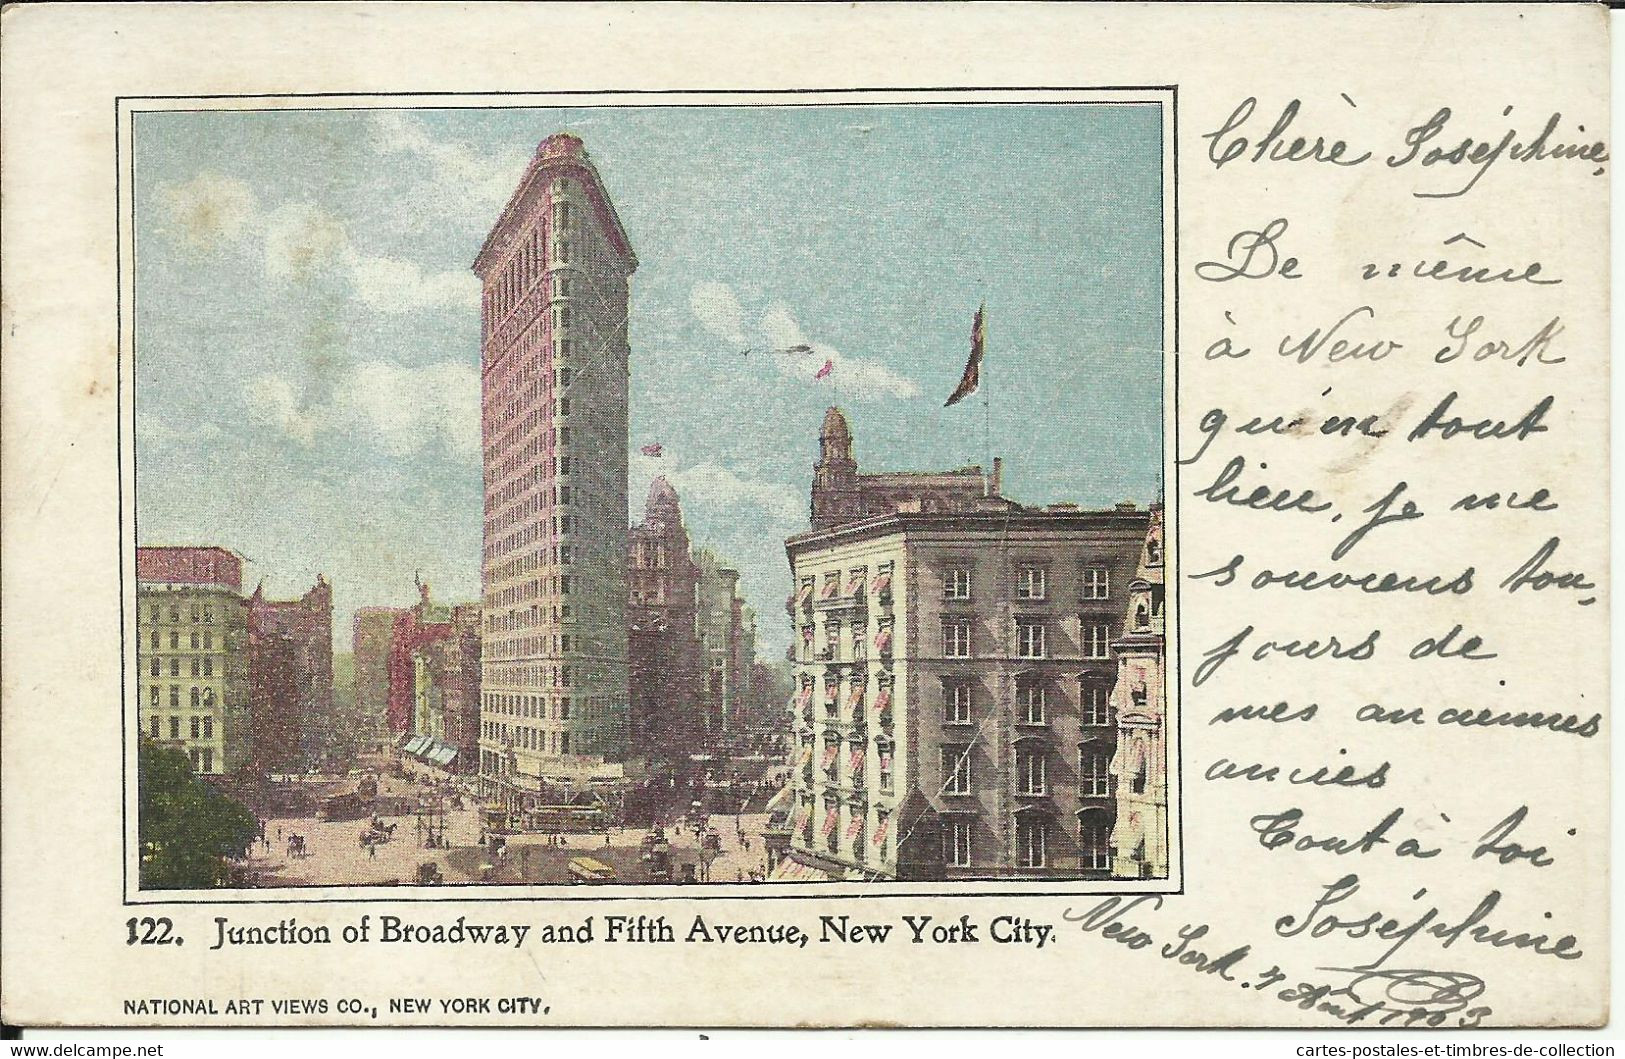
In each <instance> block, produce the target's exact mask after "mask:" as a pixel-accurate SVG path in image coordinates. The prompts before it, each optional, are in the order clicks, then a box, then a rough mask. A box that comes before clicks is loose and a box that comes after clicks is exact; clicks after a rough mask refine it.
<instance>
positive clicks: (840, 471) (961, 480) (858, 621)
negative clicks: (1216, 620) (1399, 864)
mask: <svg viewBox="0 0 1625 1059" xmlns="http://www.w3.org/2000/svg"><path fill="white" fill-rule="evenodd" d="M1168 108H1169V101H1168V100H1167V99H1165V98H1162V97H1160V96H1158V95H1157V94H1155V93H1142V94H1140V95H1137V96H1133V97H1121V96H1119V97H1116V98H1104V97H1103V98H1099V99H1090V98H1074V99H1067V100H1060V101H1019V102H1011V103H1008V104H997V103H995V104H984V105H975V106H971V105H953V104H940V103H937V104H927V103H923V102H895V103H871V102H866V101H864V100H862V99H860V98H854V99H849V100H847V101H845V102H843V103H840V104H838V105H808V106H795V105H772V106H752V107H747V106H736V105H727V106H711V107H701V106H664V107H662V106H649V105H638V104H637V103H635V102H619V103H614V104H612V105H593V106H579V107H571V108H554V109H547V108H535V107H503V108H498V107H484V108H479V107H470V108H465V109H405V108H390V107H388V106H380V107H379V108H374V109H343V110H340V109H334V110H323V109H318V108H314V107H312V108H304V107H300V108H283V109H262V110H255V109H244V108H243V107H242V106H241V105H238V106H234V107H231V108H227V109H193V108H171V109H163V108H153V109H147V110H142V111H141V112H138V113H136V114H135V115H134V118H133V122H134V124H133V141H132V142H133V154H134V157H133V159H132V162H131V173H132V175H133V190H132V198H131V202H132V206H133V211H134V213H133V219H132V221H131V224H132V229H133V232H134V243H133V252H134V268H135V287H134V294H135V297H134V304H133V307H132V312H133V320H134V336H135V341H134V349H133V363H134V379H135V412H136V419H135V428H134V439H133V440H134V444H133V451H132V452H131V453H128V454H127V456H128V457H129V458H132V459H133V461H134V474H135V483H136V489H135V496H134V500H133V511H134V523H133V531H134V544H135V548H134V552H133V556H134V563H135V570H134V577H135V585H136V588H135V608H136V609H135V614H134V624H133V639H132V640H131V641H130V642H129V644H128V645H127V646H128V648H130V650H128V652H127V660H126V665H127V667H128V668H127V686H126V694H127V696H128V700H127V707H126V709H127V712H126V724H127V725H128V728H129V731H128V733H127V735H129V736H130V737H131V743H132V745H133V747H134V749H133V750H132V752H131V756H132V759H133V760H134V761H135V762H136V767H135V770H134V772H135V774H134V775H133V776H132V777H130V778H129V789H130V791H131V798H132V804H133V807H134V809H135V812H134V814H133V816H134V823H133V825H132V826H133V828H134V834H135V836H136V843H135V848H133V849H130V850H128V851H127V854H126V856H127V858H128V861H129V863H130V864H131V865H132V868H131V872H130V885H131V888H132V889H134V890H136V891H138V892H146V891H162V892H166V893H169V892H173V891H184V890H216V889H218V890H258V889H264V888H278V887H352V886H355V887H364V886H379V885H395V886H413V887H429V886H441V885H444V886H457V885H477V884H491V885H521V884H523V885H570V884H576V885H584V886H622V885H628V884H631V885H674V886H681V885H685V884H695V885H703V884H734V885H740V884H745V885H749V884H764V885H765V886H767V887H773V886H777V885H781V884H793V883H803V884H806V883H832V882H840V883H863V884H884V883H965V882H987V881H999V882H1001V883H1020V884H1024V885H1025V884H1048V885H1050V886H1052V887H1053V886H1058V885H1064V886H1065V887H1067V888H1070V890H1069V892H1070V891H1080V890H1081V891H1087V890H1088V889H1090V888H1095V889H1098V890H1111V891H1113V892H1120V891H1121V890H1122V889H1124V888H1125V887H1128V888H1131V889H1132V888H1134V887H1141V888H1144V889H1148V890H1156V889H1158V888H1162V889H1167V888H1170V887H1172V886H1175V885H1177V875H1178V872H1177V850H1176V848H1175V847H1176V845H1177V834H1176V833H1177V816H1178V805H1177V797H1175V798H1172V799H1171V798H1170V782H1169V773H1170V759H1171V753H1172V751H1173V747H1174V746H1175V744H1176V740H1177V727H1178V720H1177V708H1176V703H1174V702H1173V701H1172V700H1173V695H1172V694H1171V690H1170V689H1172V688H1175V687H1177V681H1175V680H1174V679H1173V678H1172V676H1171V675H1170V674H1168V673H1167V672H1166V671H1167V669H1168V666H1169V664H1170V659H1171V658H1172V657H1173V653H1172V652H1170V651H1169V649H1168V644H1169V638H1170V636H1171V635H1173V631H1174V625H1175V615H1176V612H1177V608H1175V607H1174V606H1173V605H1172V602H1173V601H1172V600H1171V598H1170V596H1169V595H1168V594H1167V593H1168V590H1169V589H1171V588H1172V578H1171V577H1170V576H1169V573H1168V572H1169V571H1170V568H1171V567H1172V565H1173V559H1172V556H1173V554H1175V553H1176V548H1175V536H1176V532H1175V520H1174V518H1173V517H1172V512H1171V511H1170V510H1168V509H1166V508H1165V496H1166V493H1168V492H1172V490H1171V489H1165V487H1166V486H1167V485H1168V484H1169V483H1168V478H1167V475H1166V473H1165V469H1167V468H1170V467H1172V453H1171V452H1170V446H1171V444H1172V439H1171V435H1169V434H1168V433H1167V431H1166V430H1165V423H1166V422H1167V421H1168V420H1169V416H1170V409H1169V407H1168V405H1169V395H1170V394H1171V393H1172V392H1173V388H1172V385H1171V380H1170V378H1169V373H1170V371H1171V363H1172V361H1171V357H1170V354H1169V349H1168V347H1169V345H1170V343H1169V342H1168V340H1167V337H1166V336H1167V334H1168V333H1169V324H1168V313H1167V312H1166V310H1165V304H1166V303H1167V301H1168V298H1169V291H1168V290H1167V286H1168V282H1167V279H1166V277H1167V275H1168V269H1169V253H1170V246H1171V242H1170V234H1169V233H1170V232H1171V231H1172V224H1171V217H1170V211H1171V210H1172V209H1173V202H1172V199H1171V195H1170V194H1169V189H1170V188H1171V183H1170V180H1169V177H1168V174H1167V164H1166V163H1167V159H1168V157H1169V152H1168V150H1167V147H1166V143H1167V123H1168V119H1169V109H1168ZM1175 786H1177V784H1176V785H1175Z"/></svg>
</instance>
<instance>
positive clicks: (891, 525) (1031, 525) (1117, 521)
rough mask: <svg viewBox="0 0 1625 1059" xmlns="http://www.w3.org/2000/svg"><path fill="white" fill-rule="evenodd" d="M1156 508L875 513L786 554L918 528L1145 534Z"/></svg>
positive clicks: (794, 542) (801, 539)
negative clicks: (1107, 530) (1094, 531)
mask: <svg viewBox="0 0 1625 1059" xmlns="http://www.w3.org/2000/svg"><path fill="white" fill-rule="evenodd" d="M1149 517H1150V512H1149V511H1147V510H1145V509H1143V508H1141V509H1136V510H1134V511H1117V510H1104V511H1048V510H1044V509H1042V508H1014V509H1010V510H1001V511H947V512H941V511H937V512H902V511H899V512H892V513H889V514H885V515H875V516H872V517H869V518H865V519H861V520H859V521H856V522H849V523H846V524H844V525H840V526H833V527H830V528H828V529H818V530H806V531H803V532H801V533H797V534H795V535H793V536H791V537H788V538H786V540H785V542H784V550H785V553H786V554H787V555H788V556H789V557H790V558H791V559H794V558H795V557H796V556H797V555H799V554H802V553H804V552H808V551H812V550H815V549H818V548H826V547H830V546H832V545H837V544H849V543H854V542H857V541H863V540H872V539H875V538H879V537H887V536H892V535H894V534H899V533H902V534H907V533H911V532H917V531H946V532H950V533H962V534H966V535H975V534H986V535H1002V534H1004V533H1006V532H1008V531H1009V530H1024V531H1025V530H1038V531H1044V530H1051V531H1053V530H1063V531H1079V530H1090V529H1137V530H1139V531H1140V532H1142V533H1143V532H1144V526H1145V523H1146V521H1147V520H1148V519H1149Z"/></svg>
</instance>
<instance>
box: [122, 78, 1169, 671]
mask: <svg viewBox="0 0 1625 1059" xmlns="http://www.w3.org/2000/svg"><path fill="white" fill-rule="evenodd" d="M1159 123H1160V112H1159V110H1158V108H1156V107H1154V106H1125V105H1050V106H984V107H963V106H928V107H927V106H917V107H907V108H904V107H796V108H785V107H752V108H731V107H730V108H596V109H595V108H580V109H567V110H537V109H515V110H489V109H483V110H461V111H446V110H441V111H367V112H309V111H307V112H267V111H261V112H243V113H230V112H208V113H163V114H154V113H147V114H140V115H138V116H137V117H136V121H135V139H136V151H135V158H136V222H137V229H136V265H137V276H136V282H137V293H136V358H135V374H136V384H137V390H136V400H137V407H136V435H137V449H138V453H139V455H138V461H137V467H136V477H137V492H136V498H137V500H136V502H137V517H138V520H139V537H140V541H141V543H144V544H159V543H217V544H223V545H225V546H227V547H230V548H234V549H236V550H237V551H239V552H240V553H242V554H243V555H245V556H246V557H247V558H248V559H249V560H250V565H249V574H250V577H251V578H252V579H254V580H258V579H260V578H263V579H264V581H265V585H266V589H267V591H268V592H270V593H272V594H275V595H295V594H297V593H298V592H300V591H302V590H303V588H305V587H307V586H308V585H309V584H310V583H311V582H312V581H313V580H314V578H315V576H316V574H317V573H318V572H323V573H325V574H326V575H327V576H328V578H329V579H331V580H332V581H333V582H334V600H335V607H336V613H335V616H334V620H335V640H336V642H337V644H338V645H339V646H340V647H341V648H343V647H345V646H346V645H347V644H348V643H349V637H350V621H351V617H352V615H353V612H354V609H355V608H356V607H359V606H367V605H374V604H402V603H406V602H409V601H410V600H411V599H412V598H413V596H414V589H413V587H412V579H413V576H414V574H419V573H420V574H421V576H422V577H423V578H424V580H426V581H428V582H430V583H431V584H432V585H433V587H434V591H435V594H436V596H438V597H441V598H444V599H465V598H466V599H475V598H478V595H479V555H480V503H481V501H480V482H481V475H480V454H479V381H478V365H479V310H478V305H479V288H478V283H477V281H476V280H475V279H474V277H473V274H472V273H471V272H470V271H469V267H468V266H469V264H470V263H471V262H472V261H473V258H474V255H475V253H476V252H477V251H478V249H479V246H480V243H481V241H482V240H483V238H484V236H485V234H486V232H487V231H488V230H489V228H490V225H491V223H492V222H493V220H494V219H495V217H496V215H497V213H498V211H499V210H500V209H501V207H502V205H503V203H504V202H505V201H506V199H507V197H508V194H509V193H510V192H511V191H512V189H513V187H514V185H515V184H516V183H517V181H518V179H519V176H520V174H521V173H522V172H523V170H524V166H525V163H526V161H527V159H528V158H529V156H530V154H531V152H532V151H533V150H534V149H535V146H536V143H537V142H538V141H539V140H541V139H542V138H543V137H544V136H546V135H548V134H550V133H553V132H556V131H559V130H569V131H572V132H575V133H576V134H578V135H580V136H581V137H582V138H583V140H584V141H585V142H586V145H587V149H588V152H589V153H590V154H591V156H592V158H593V160H594V162H595V163H596V164H597V166H598V169H599V171H600V173H601V174H602V176H603V179H604V183H605V185H606V186H607V188H608V190H609V193H610V195H611V197H612V198H613V199H614V201H615V204H616V208H617V209H618V210H619V212H620V215H621V219H622V221H623V223H624V224H625V227H626V229H627V232H628V234H629V235H630V237H631V239H632V244H633V247H634V249H635V250H636V251H637V253H638V257H639V260H640V262H641V264H640V267H639V269H638V271H637V273H636V274H635V275H634V276H633V280H632V313H631V317H630V321H629V326H630V332H631V345H632V390H631V422H632V431H631V432H632V436H631V439H630V444H631V450H632V453H633V456H632V481H631V486H630V493H631V503H632V509H633V510H632V516H633V517H634V518H637V517H641V513H642V507H643V498H644V495H645V493H646V491H647V488H648V483H649V481H650V479H651V478H652V477H653V476H654V475H656V474H666V475H667V476H668V477H669V478H671V479H672V481H673V482H674V483H675V484H676V486H677V489H678V492H679V495H680V496H681V499H682V502H683V509H684V514H685V517H686V521H687V523H688V526H689V530H690V533H691V535H692V536H693V538H694V540H695V542H696V543H697V544H700V545H706V546H709V547H711V548H713V549H715V550H716V551H718V552H720V553H721V554H723V555H725V556H727V557H728V558H730V559H731V560H733V561H734V562H735V563H736V564H737V565H738V566H739V567H740V569H741V573H742V585H743V589H744V592H745V594H746V596H747V598H748V599H749V601H750V602H751V604H752V605H753V606H755V607H756V609H757V611H758V612H759V615H760V617H759V628H760V632H761V639H762V650H763V654H764V655H765V656H771V654H772V653H775V652H778V651H781V650H782V648H783V646H784V644H785V643H786V642H787V640H788V636H789V633H788V628H787V627H786V626H785V625H784V621H783V619H782V613H783V612H782V600H783V598H784V596H785V594H786V593H787V591H788V586H787V580H786V579H787V573H786V568H785V561H784V551H783V539H784V537H785V536H787V535H788V534H790V533H793V532H796V531H797V530H799V529H802V528H805V525H806V517H807V516H806V506H807V494H808V489H809V486H810V482H811V474H812V471H811V465H812V462H813V460H814V459H815V458H816V457H817V432H818V424H819V421H820V419H821V418H822V415H823V410H824V409H825V408H826V407H827V406H828V405H829V404H831V403H839V404H841V405H842V407H844V408H845V409H846V410H847V413H848V415H849V418H850V419H851V421H852V426H853V433H854V436H855V444H856V450H857V457H858V460H859V464H860V467H861V468H864V469H870V470H903V469H926V468H942V467H954V466H960V465H963V464H967V463H976V462H982V461H983V459H984V444H983V414H982V408H981V403H980V397H978V398H976V399H973V400H972V401H968V402H965V403H963V404H961V405H958V406H956V407H954V408H950V409H944V408H943V407H942V402H943V400H944V399H945V398H946V396H947V394H948V393H949V392H950V391H951V390H952V388H953V386H954V383H955V382H956V381H957V380H958V377H959V373H960V370H961V369H962V367H963V365H964V359H965V355H966V353H967V351H968V344H969V331H970V323H971V315H972V313H973V312H974V311H975V309H976V306H977V305H978V304H980V303H982V302H985V303H986V305H987V321H988V323H987V333H988V351H987V361H986V365H985V369H984V371H985V374H984V378H986V380H987V386H988V390H989V393H990V396H991V401H992V417H991V418H992V430H991V434H992V448H993V451H994V453H995V454H997V455H1001V456H1003V457H1004V458H1005V467H1006V472H1005V480H1006V490H1005V491H1006V493H1007V494H1008V495H1010V496H1012V497H1014V498H1015V499H1017V500H1020V501H1023V502H1028V503H1035V504H1036V503H1048V502H1053V501H1061V500H1068V501H1075V502H1078V503H1082V504H1084V505H1086V506H1105V505H1109V504H1111V503H1114V502H1116V501H1119V500H1125V499H1132V500H1135V501H1137V502H1140V503H1145V502H1148V501H1150V500H1153V499H1155V498H1156V497H1157V495H1158V493H1159V492H1160V481H1161V449H1160V445H1161V422H1162V415H1161V393H1162V377H1161V363H1162V361H1161V341H1162V338H1161V336H1162V320H1161V305H1162V290H1161V276H1162V260H1161V225H1162V220H1161V210H1162V202H1161V190H1160V189H1161V179H1160V172H1159V166H1160V159H1161V146H1160V142H1161V134H1160V124H1159ZM799 342H805V343H808V344H811V345H812V346H813V347H814V348H815V351H816V352H815V353H814V354H812V355H811V356H805V357H785V356H777V357H774V356H762V355H757V354H752V355H750V356H742V355H741V354H740V351H741V350H742V349H745V348H747V347H764V346H775V345H776V346H787V345H792V344H795V343H799ZM825 358H829V359H832V360H834V362H835V370H834V372H833V374H832V376H831V378H830V379H828V380H825V381H822V382H816V381H814V379H813V377H812V376H813V372H814V370H815V369H816V368H817V367H818V365H820V364H822V363H823V361H824V359H825ZM652 442H658V443H659V444H661V445H662V446H663V448H664V452H665V455H664V457H663V458H661V459H658V460H657V459H651V458H648V457H644V456H641V455H638V450H639V448H640V447H642V446H643V445H646V444H649V443H652Z"/></svg>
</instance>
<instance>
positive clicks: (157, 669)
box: [147, 655, 214, 677]
mask: <svg viewBox="0 0 1625 1059" xmlns="http://www.w3.org/2000/svg"><path fill="white" fill-rule="evenodd" d="M164 668H165V667H164V660H163V659H162V658H157V657H153V658H149V659H148V660H147V675H148V676H153V677H160V676H163V674H164ZM168 669H169V675H170V676H172V677H178V676H180V675H181V660H180V659H179V658H171V659H170V660H169V667H168ZM191 670H192V674H191V675H192V676H194V677H212V676H214V657H213V656H212V655H211V656H207V657H203V658H193V659H192V660H191Z"/></svg>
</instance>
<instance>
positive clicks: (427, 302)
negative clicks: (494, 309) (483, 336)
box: [349, 252, 480, 312]
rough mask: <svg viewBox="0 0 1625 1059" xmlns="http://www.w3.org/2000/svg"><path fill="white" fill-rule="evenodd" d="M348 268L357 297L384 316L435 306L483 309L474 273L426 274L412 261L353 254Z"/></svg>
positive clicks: (477, 280) (477, 281) (459, 270)
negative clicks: (387, 313)
mask: <svg viewBox="0 0 1625 1059" xmlns="http://www.w3.org/2000/svg"><path fill="white" fill-rule="evenodd" d="M349 266H350V279H351V282H352V283H353V284H354V286H355V290H356V294H358V295H359V296H360V298H361V300H362V301H364V302H366V303H367V304H368V305H370V306H371V307H372V308H374V309H378V310H381V311H383V312H404V311H406V310H408V309H419V308H423V309H428V308H434V307H435V306H445V307H447V308H451V309H470V310H474V311H478V310H479V307H480V281H479V279H477V278H476V277H475V275H474V273H472V272H468V271H465V270H462V269H458V270H456V271H451V272H428V273H426V272H424V271H423V269H421V268H419V267H418V266H417V265H416V264H414V263H412V262H410V261H402V260H400V259H398V258H392V257H369V256H366V255H363V254H356V253H353V252H352V255H351V257H350V261H349Z"/></svg>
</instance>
